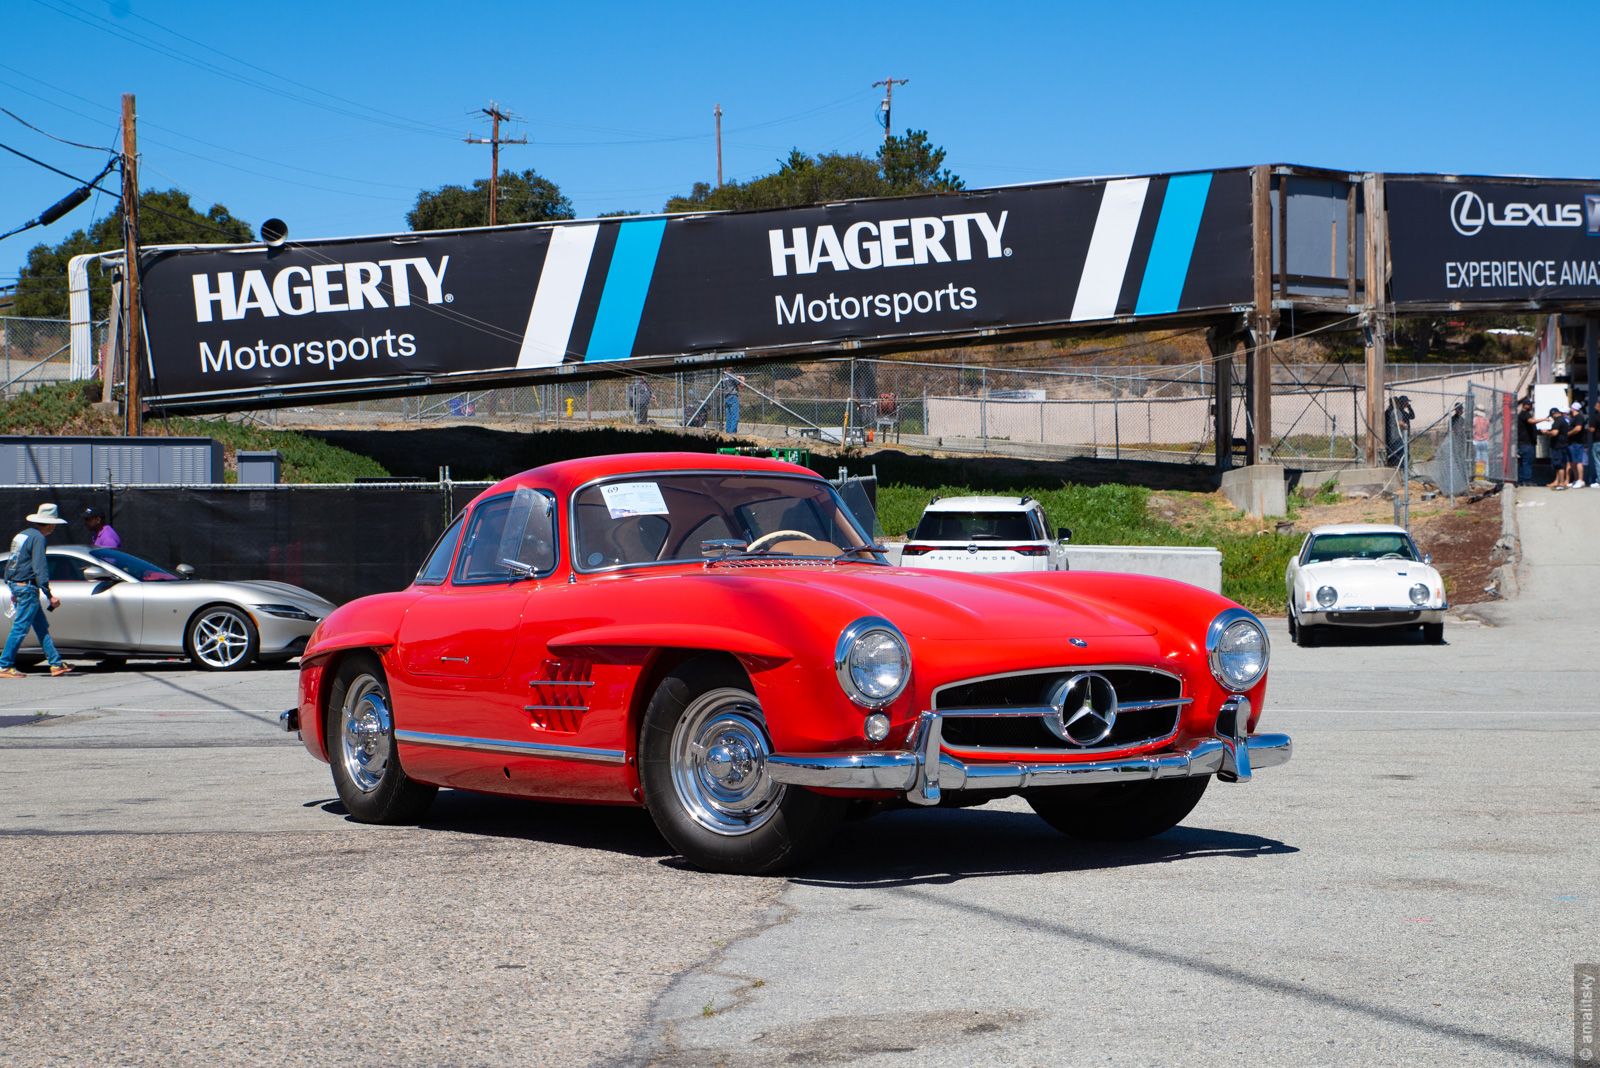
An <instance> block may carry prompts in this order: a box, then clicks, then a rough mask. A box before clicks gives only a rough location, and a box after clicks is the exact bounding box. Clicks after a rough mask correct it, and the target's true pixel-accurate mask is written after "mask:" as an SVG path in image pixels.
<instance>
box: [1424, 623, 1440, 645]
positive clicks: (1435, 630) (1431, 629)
mask: <svg viewBox="0 0 1600 1068" xmlns="http://www.w3.org/2000/svg"><path fill="white" fill-rule="evenodd" d="M1422 640H1423V641H1425V642H1427V643H1428V644H1429V645H1443V644H1444V624H1443V623H1424V624H1423V625H1422Z"/></svg>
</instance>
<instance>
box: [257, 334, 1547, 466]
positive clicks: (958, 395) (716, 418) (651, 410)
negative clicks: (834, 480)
mask: <svg viewBox="0 0 1600 1068" xmlns="http://www.w3.org/2000/svg"><path fill="white" fill-rule="evenodd" d="M1523 370H1524V368H1523V366H1522V365H1520V364H1517V365H1498V364H1493V365H1474V366H1465V367H1462V366H1456V367H1451V368H1450V369H1449V372H1448V373H1445V374H1441V368H1440V365H1438V364H1416V365H1412V364H1391V365H1390V366H1389V368H1388V372H1389V383H1390V390H1391V392H1392V391H1393V390H1394V389H1396V388H1400V386H1401V385H1402V384H1403V387H1404V388H1405V389H1407V390H1409V391H1411V393H1412V394H1414V395H1415V397H1416V398H1417V403H1418V404H1419V405H1420V406H1421V411H1419V418H1421V419H1423V421H1424V422H1428V423H1431V422H1432V421H1434V420H1435V419H1437V418H1438V417H1439V416H1440V415H1442V414H1443V412H1444V410H1445V408H1446V407H1447V406H1448V405H1447V403H1446V398H1448V403H1449V404H1453V403H1455V402H1456V401H1458V400H1459V399H1460V398H1461V396H1462V394H1463V392H1464V391H1465V390H1466V389H1467V388H1468V386H1469V385H1473V384H1478V385H1483V386H1486V387H1490V388H1492V387H1493V386H1495V385H1497V384H1502V383H1503V384H1504V386H1503V387H1502V388H1509V387H1510V386H1512V385H1514V383H1515V380H1516V378H1517V376H1518V375H1519V374H1521V373H1522V372H1523ZM1424 372H1426V374H1425V373H1424ZM1215 375H1216V366H1215V365H1214V364H1212V363H1211V362H1209V361H1206V362H1200V363H1186V364H1163V365H1136V366H1118V367H1096V368H1083V369H1074V370H1045V369H1040V368H1000V367H989V366H979V365H971V364H962V363H921V362H912V361H900V360H874V359H840V360H824V361H812V362H806V363H763V364H755V365H749V366H745V367H740V368H738V369H736V370H708V371H690V372H672V373H665V374H635V375H632V376H627V377H618V378H613V379H600V380H595V381H588V382H573V383H565V382H563V383H548V384H543V385H533V386H520V387H515V388H507V389H492V390H483V391H475V392H466V393H458V394H449V395H435V396H429V397H410V398H394V399H384V400H372V401H361V402H354V403H349V402H347V403H343V404H339V405H326V406H320V407H316V408H293V409H287V410H283V411H277V412H270V411H269V412H263V413H260V416H259V417H260V418H261V419H262V420H263V421H266V422H269V423H285V424H295V425H305V424H312V425H315V424H322V425H331V424H340V425H350V424H353V423H369V424H380V423H390V422H396V421H400V422H406V423H416V422H434V421H449V422H460V421H466V422H482V423H490V424H507V425H513V426H518V427H526V426H558V425H582V424H586V423H606V424H630V423H632V424H643V423H647V422H648V423H651V424H655V425H662V426H673V427H688V428H703V429H706V430H713V431H727V432H736V433H738V434H740V435H741V436H744V437H755V438H760V439H764V440H772V441H788V442H789V443H791V444H797V443H804V442H805V441H807V440H815V441H818V442H827V443H835V444H838V443H844V444H862V445H864V444H867V443H876V444H880V445H882V444H887V445H903V446H907V447H912V448H916V449H919V450H925V451H930V452H941V451H943V452H960V453H997V454H1002V455H1010V456H1025V457H1039V458H1071V457H1082V456H1090V457H1099V458H1110V459H1145V460H1163V461H1168V462H1176V463H1193V464H1210V463H1212V462H1214V459H1215V444H1214V436H1215V419H1214V404H1215V390H1216V382H1215ZM1360 375H1361V367H1360V365H1359V364H1358V365H1354V366H1353V367H1352V365H1346V364H1310V365H1275V366H1274V368H1273V378H1274V382H1273V399H1272V424H1273V425H1272V433H1271V435H1270V444H1268V443H1266V442H1264V445H1265V449H1264V453H1265V457H1266V458H1268V459H1271V460H1273V461H1275V462H1280V463H1285V464H1288V465H1290V466H1296V467H1301V468H1318V467H1323V468H1337V467H1341V466H1346V465H1349V464H1353V463H1359V462H1361V457H1362V456H1363V451H1364V442H1365V438H1366V433H1367V428H1366V425H1365V412H1366V395H1365V387H1364V385H1362V384H1360V382H1359V378H1360ZM1232 378H1233V382H1234V391H1233V398H1232V415H1233V418H1232V425H1233V427H1234V428H1235V429H1234V433H1235V435H1237V436H1243V435H1244V434H1245V433H1246V431H1247V426H1248V424H1247V421H1248V412H1247V410H1246V405H1245V399H1244V391H1243V367H1242V365H1239V364H1236V366H1235V369H1234V373H1233V375H1232Z"/></svg>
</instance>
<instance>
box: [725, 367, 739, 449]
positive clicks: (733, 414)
mask: <svg viewBox="0 0 1600 1068" xmlns="http://www.w3.org/2000/svg"><path fill="white" fill-rule="evenodd" d="M740 381H741V379H740V378H739V376H738V375H727V374H725V375H723V376H722V429H723V432H724V433H728V434H737V433H738V432H739V383H740Z"/></svg>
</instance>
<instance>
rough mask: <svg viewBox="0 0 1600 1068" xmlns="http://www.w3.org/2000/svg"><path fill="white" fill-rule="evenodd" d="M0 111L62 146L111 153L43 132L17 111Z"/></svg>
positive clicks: (102, 148)
mask: <svg viewBox="0 0 1600 1068" xmlns="http://www.w3.org/2000/svg"><path fill="white" fill-rule="evenodd" d="M0 111H3V112H5V113H6V114H7V115H10V116H11V117H12V118H13V119H16V120H17V121H18V122H20V123H22V125H24V126H26V127H27V128H28V129H30V130H32V131H33V132H34V133H37V134H43V135H44V136H46V137H48V138H50V140H52V141H60V142H61V143H62V144H64V145H71V146H72V147H73V148H86V149H88V150H89V151H90V152H109V151H110V149H108V148H106V147H105V146H104V145H85V144H81V143H80V142H77V141H68V140H67V139H66V138H65V137H57V136H56V135H55V134H53V133H51V132H50V131H49V130H41V129H39V127H37V126H35V125H34V124H33V123H31V122H29V121H28V120H27V119H25V118H23V117H22V116H21V115H18V114H17V113H16V112H15V111H12V110H11V109H10V108H0Z"/></svg>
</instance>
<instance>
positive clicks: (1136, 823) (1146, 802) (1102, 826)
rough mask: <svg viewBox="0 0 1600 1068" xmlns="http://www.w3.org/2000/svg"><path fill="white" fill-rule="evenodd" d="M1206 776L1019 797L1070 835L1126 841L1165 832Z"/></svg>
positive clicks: (1196, 796)
mask: <svg viewBox="0 0 1600 1068" xmlns="http://www.w3.org/2000/svg"><path fill="white" fill-rule="evenodd" d="M1210 782H1211V776H1209V775H1196V776H1193V777H1190V778H1183V779H1151V780H1147V781H1145V782H1130V783H1106V784H1104V785H1099V784H1097V785H1093V786H1055V787H1048V788H1044V789H1038V790H1029V791H1028V792H1027V793H1026V794H1024V795H1023V797H1024V798H1025V799H1026V800H1027V802H1028V804H1029V805H1030V806H1032V808H1033V811H1035V812H1037V813H1038V814H1039V817H1040V818H1041V819H1043V820H1044V821H1045V822H1046V823H1048V824H1049V825H1050V826H1052V827H1054V828H1055V829H1056V830H1058V831H1060V832H1061V833H1062V834H1065V835H1067V836H1068V837H1070V838H1079V839H1083V840H1085V841H1090V842H1129V841H1134V840H1137V839H1140V838H1149V837H1151V836H1152V835H1157V834H1160V833H1161V832H1162V831H1169V830H1171V829H1172V828H1174V827H1176V826H1177V825H1178V824H1180V823H1182V822H1183V819H1184V817H1185V816H1187V815H1189V813H1190V812H1193V811H1194V806H1195V805H1198V804H1199V803H1200V796H1201V795H1202V794H1204V793H1205V792H1206V785H1207V784H1208V783H1210Z"/></svg>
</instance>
